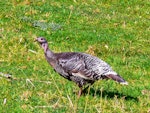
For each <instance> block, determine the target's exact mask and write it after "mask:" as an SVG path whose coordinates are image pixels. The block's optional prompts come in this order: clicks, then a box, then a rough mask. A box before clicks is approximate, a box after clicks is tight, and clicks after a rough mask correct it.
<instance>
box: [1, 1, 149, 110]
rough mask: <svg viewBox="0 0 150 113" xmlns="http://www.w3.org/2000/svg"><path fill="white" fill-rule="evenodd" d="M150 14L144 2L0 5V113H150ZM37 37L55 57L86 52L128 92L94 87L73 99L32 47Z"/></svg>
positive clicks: (68, 85)
mask: <svg viewBox="0 0 150 113" xmlns="http://www.w3.org/2000/svg"><path fill="white" fill-rule="evenodd" d="M149 6H150V2H149V1H148V0H143V1H140V0H132V1H105V0H102V1H98V0H80V1H79V0H70V1H65V0H58V1H56V0H50V1H48V0H42V1H37V2H35V1H29V0H7V1H1V4H0V11H1V13H0V26H1V27H0V45H1V47H0V92H1V93H0V104H1V105H0V111H1V112H3V113H5V112H7V113H8V112H10V113H12V112H16V113H30V112H36V113H37V112H39V113H43V112H45V113H48V112H55V113H56V112H58V113H61V112H67V113H71V112H72V113H83V112H84V113H96V112H98V113H116V112H117V113H146V112H150V83H149V81H150V77H149V76H150V46H149V45H150V38H149V36H150V21H149V20H150V16H149V15H150V7H149ZM38 36H43V37H45V38H46V39H47V40H48V42H49V47H50V49H51V50H53V51H54V52H64V51H65V52H66V51H71V52H74V51H76V52H85V53H89V54H92V55H95V56H97V57H99V58H101V59H103V60H105V61H106V62H108V63H109V64H110V65H111V66H112V68H113V69H114V70H115V71H116V72H118V73H119V74H120V75H121V76H122V77H123V78H124V79H125V80H126V81H128V83H129V85H128V86H122V85H120V84H117V83H116V82H114V81H112V80H107V81H106V80H103V81H98V82H96V83H95V84H93V85H92V86H91V87H90V88H89V89H88V90H87V92H86V94H85V95H83V96H81V97H80V99H78V97H77V95H76V93H75V92H76V91H78V90H79V88H78V87H77V85H76V84H75V83H73V82H70V81H68V80H66V79H64V78H62V77H61V76H59V75H58V74H57V73H56V72H54V71H53V69H52V68H51V67H50V66H49V64H48V63H47V62H46V60H45V58H44V53H43V50H42V49H41V48H40V47H39V45H38V44H37V43H35V42H34V39H35V38H36V37H38ZM5 74H10V75H11V77H12V78H13V79H10V78H8V76H7V75H5Z"/></svg>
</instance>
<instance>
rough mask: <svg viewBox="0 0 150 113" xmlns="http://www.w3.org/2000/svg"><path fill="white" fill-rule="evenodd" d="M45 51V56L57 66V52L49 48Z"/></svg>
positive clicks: (50, 62) (53, 65)
mask: <svg viewBox="0 0 150 113" xmlns="http://www.w3.org/2000/svg"><path fill="white" fill-rule="evenodd" d="M44 53H45V57H46V60H47V62H48V63H49V64H50V65H51V66H52V67H54V68H55V65H56V57H55V54H54V53H53V52H52V51H51V50H50V49H49V48H47V49H46V51H44Z"/></svg>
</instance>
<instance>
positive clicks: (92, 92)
mask: <svg viewBox="0 0 150 113" xmlns="http://www.w3.org/2000/svg"><path fill="white" fill-rule="evenodd" d="M83 94H84V95H87V94H89V95H91V96H98V97H102V98H105V97H107V98H114V97H117V98H122V99H124V100H132V101H135V102H138V101H139V100H138V98H137V97H133V96H130V95H125V94H122V93H119V92H115V91H114V92H112V91H107V90H102V91H101V90H95V89H94V88H90V91H89V93H88V88H85V89H84V90H83Z"/></svg>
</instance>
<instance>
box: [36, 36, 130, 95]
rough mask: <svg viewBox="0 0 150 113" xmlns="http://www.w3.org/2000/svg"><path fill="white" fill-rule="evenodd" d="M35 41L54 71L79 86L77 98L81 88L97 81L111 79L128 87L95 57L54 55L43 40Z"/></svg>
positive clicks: (69, 53)
mask: <svg viewBox="0 0 150 113" xmlns="http://www.w3.org/2000/svg"><path fill="white" fill-rule="evenodd" d="M36 41H37V42H39V44H40V45H41V47H42V48H43V49H44V53H45V57H46V60H47V61H48V63H49V64H50V65H51V66H52V67H53V68H54V70H55V71H56V72H58V73H59V74H60V75H61V76H63V77H64V78H66V79H68V80H70V81H73V82H75V83H76V84H77V85H78V86H79V88H80V90H79V93H78V96H79V97H80V95H81V93H82V87H83V86H85V85H86V84H93V83H94V82H95V81H97V80H99V79H108V78H111V79H112V80H114V81H117V82H119V83H120V84H125V85H128V83H127V82H126V81H125V80H124V79H123V78H121V77H120V76H119V75H118V74H117V73H116V72H115V71H113V70H112V68H111V67H110V66H109V65H108V64H107V63H106V62H104V61H103V60H101V59H99V58H97V57H95V56H92V55H89V54H86V53H80V52H63V53H54V52H52V51H51V50H50V49H49V48H48V42H47V41H46V40H45V38H43V37H39V38H37V39H36Z"/></svg>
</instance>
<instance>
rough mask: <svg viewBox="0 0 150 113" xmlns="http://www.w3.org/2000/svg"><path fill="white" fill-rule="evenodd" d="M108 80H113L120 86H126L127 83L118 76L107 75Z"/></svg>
mask: <svg viewBox="0 0 150 113" xmlns="http://www.w3.org/2000/svg"><path fill="white" fill-rule="evenodd" d="M107 77H108V78H111V79H113V80H114V81H117V82H119V83H120V84H122V85H128V82H126V81H125V80H124V79H123V78H122V77H121V76H119V75H114V74H109V75H107Z"/></svg>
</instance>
